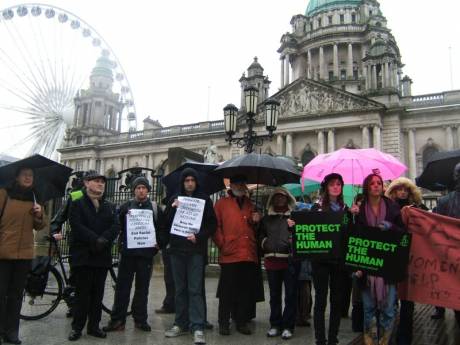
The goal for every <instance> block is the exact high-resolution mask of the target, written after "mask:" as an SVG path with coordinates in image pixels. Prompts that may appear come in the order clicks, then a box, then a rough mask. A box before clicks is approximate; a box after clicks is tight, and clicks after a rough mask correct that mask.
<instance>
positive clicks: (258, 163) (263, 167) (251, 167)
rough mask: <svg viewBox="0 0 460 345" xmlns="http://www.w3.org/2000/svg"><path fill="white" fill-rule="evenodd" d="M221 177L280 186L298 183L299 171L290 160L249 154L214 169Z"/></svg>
mask: <svg viewBox="0 0 460 345" xmlns="http://www.w3.org/2000/svg"><path fill="white" fill-rule="evenodd" d="M216 173H218V174H220V175H221V176H222V177H228V178H231V177H232V176H235V175H244V176H246V179H247V182H248V183H257V184H265V185H270V186H280V185H282V184H285V183H299V180H300V171H299V170H298V169H297V168H296V166H295V164H294V163H293V162H291V161H290V160H287V159H283V158H279V157H273V156H270V155H267V154H258V153H250V154H247V155H243V156H237V157H234V158H232V159H229V160H228V161H225V162H224V163H222V165H220V166H219V167H218V168H217V169H216Z"/></svg>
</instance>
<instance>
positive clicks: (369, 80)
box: [366, 65, 373, 90]
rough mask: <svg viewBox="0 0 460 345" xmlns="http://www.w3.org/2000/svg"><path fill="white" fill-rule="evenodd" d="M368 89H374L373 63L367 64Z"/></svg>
mask: <svg viewBox="0 0 460 345" xmlns="http://www.w3.org/2000/svg"><path fill="white" fill-rule="evenodd" d="M366 69H367V89H368V90H372V85H373V84H372V68H371V65H367V67H366Z"/></svg>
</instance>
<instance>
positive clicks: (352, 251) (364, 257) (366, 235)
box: [344, 225, 411, 282]
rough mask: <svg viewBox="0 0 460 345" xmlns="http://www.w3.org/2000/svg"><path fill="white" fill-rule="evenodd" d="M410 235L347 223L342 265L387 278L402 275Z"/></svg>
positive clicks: (398, 279)
mask: <svg viewBox="0 0 460 345" xmlns="http://www.w3.org/2000/svg"><path fill="white" fill-rule="evenodd" d="M410 243H411V235H410V234H409V233H405V232H396V231H384V230H381V229H380V228H374V227H369V226H359V225H351V226H350V228H349V231H347V233H346V235H345V237H344V246H345V251H344V260H345V265H346V266H347V267H349V268H350V269H351V270H353V271H357V270H361V271H364V272H367V273H368V274H371V275H373V276H378V277H383V278H386V279H389V280H391V281H395V282H397V281H401V280H403V279H404V277H405V276H406V271H407V263H408V260H409V249H410Z"/></svg>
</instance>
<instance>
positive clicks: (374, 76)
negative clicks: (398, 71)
mask: <svg viewBox="0 0 460 345" xmlns="http://www.w3.org/2000/svg"><path fill="white" fill-rule="evenodd" d="M371 69H372V88H373V89H374V90H376V89H377V66H376V65H372V67H371Z"/></svg>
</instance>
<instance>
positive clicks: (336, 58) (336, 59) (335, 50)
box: [333, 43, 339, 79]
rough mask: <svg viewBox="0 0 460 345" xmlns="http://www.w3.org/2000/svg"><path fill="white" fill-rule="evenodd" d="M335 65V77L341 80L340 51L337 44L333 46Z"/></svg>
mask: <svg viewBox="0 0 460 345" xmlns="http://www.w3.org/2000/svg"><path fill="white" fill-rule="evenodd" d="M333 64H334V77H335V78H336V79H339V51H338V47H337V43H334V46H333Z"/></svg>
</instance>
